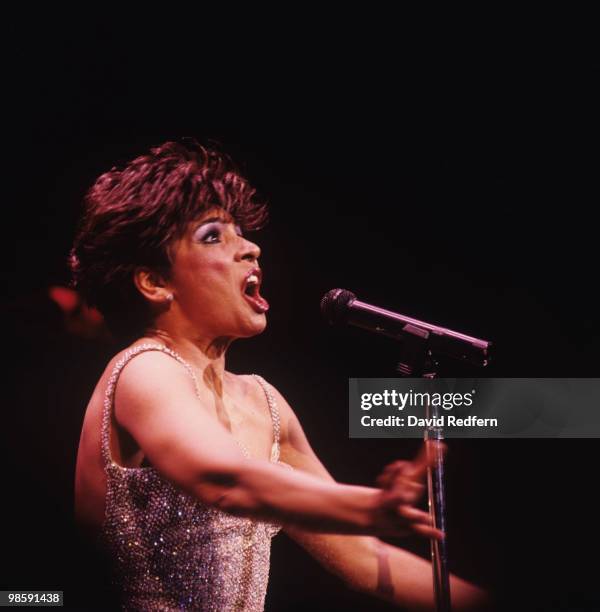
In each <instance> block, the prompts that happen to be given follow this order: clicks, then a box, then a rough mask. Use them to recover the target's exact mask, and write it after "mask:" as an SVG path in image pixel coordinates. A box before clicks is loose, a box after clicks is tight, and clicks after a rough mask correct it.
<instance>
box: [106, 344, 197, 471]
mask: <svg viewBox="0 0 600 612" xmlns="http://www.w3.org/2000/svg"><path fill="white" fill-rule="evenodd" d="M146 351H162V352H163V353H166V354H167V355H170V356H171V357H173V359H176V360H177V361H178V362H179V363H180V364H181V365H182V366H183V367H185V369H186V370H187V371H188V372H189V374H190V376H191V377H192V379H193V381H194V388H195V390H196V395H197V397H198V398H199V397H200V386H199V384H198V379H197V378H196V374H195V373H194V370H193V369H192V367H191V366H190V364H189V363H187V361H184V359H183V358H182V357H180V356H179V355H178V354H177V353H176V352H175V351H173V350H171V349H170V348H168V347H166V346H164V345H163V344H140V345H138V346H136V347H134V348H132V349H129V350H127V351H126V352H125V354H124V355H123V356H122V357H121V358H120V359H119V360H118V361H117V363H116V364H115V367H114V368H113V371H112V373H111V375H110V378H109V379H108V384H107V386H106V391H105V393H104V408H103V412H102V458H103V459H104V464H105V465H108V464H109V463H112V457H111V454H110V418H111V414H112V411H113V404H114V401H115V387H116V385H117V381H118V380H119V376H120V375H121V372H122V371H123V368H124V367H125V366H126V365H127V364H128V363H129V362H130V361H131V360H132V359H133V358H134V357H137V356H138V355H140V354H141V353H144V352H146Z"/></svg>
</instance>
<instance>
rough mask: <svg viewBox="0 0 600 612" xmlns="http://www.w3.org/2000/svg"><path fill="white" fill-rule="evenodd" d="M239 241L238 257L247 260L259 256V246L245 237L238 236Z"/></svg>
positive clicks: (254, 259) (253, 259)
mask: <svg viewBox="0 0 600 612" xmlns="http://www.w3.org/2000/svg"><path fill="white" fill-rule="evenodd" d="M240 238H241V241H242V242H241V243H240V249H239V251H238V254H239V258H240V259H245V260H247V261H256V260H257V259H258V258H259V257H260V247H259V246H258V245H257V244H254V242H251V241H250V240H248V239H247V238H244V237H242V236H240Z"/></svg>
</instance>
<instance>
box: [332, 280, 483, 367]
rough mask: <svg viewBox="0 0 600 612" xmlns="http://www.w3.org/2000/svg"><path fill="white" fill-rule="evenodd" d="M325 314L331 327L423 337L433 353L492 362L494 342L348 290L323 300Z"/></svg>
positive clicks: (477, 362) (397, 336) (398, 337)
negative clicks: (380, 305)
mask: <svg viewBox="0 0 600 612" xmlns="http://www.w3.org/2000/svg"><path fill="white" fill-rule="evenodd" d="M321 312H322V313H323V316H324V317H325V319H326V320H327V321H328V322H329V323H330V324H331V325H343V324H346V325H354V326H356V327H361V328H362V329H367V330H369V331H372V332H375V333H377V334H381V335H383V336H388V337H390V338H394V339H395V340H400V341H402V340H404V339H407V337H410V336H412V337H414V336H420V337H421V338H423V339H425V340H426V341H427V347H428V349H429V350H430V351H431V353H432V354H439V355H445V356H447V357H452V358H454V359H459V360H461V361H467V362H469V363H472V364H473V365H476V366H486V365H487V364H488V362H489V349H490V346H491V344H492V343H491V342H488V341H487V340H480V339H479V338H473V337H472V336H467V335H466V334H462V333H460V332H456V331H453V330H451V329H446V328H445V327H440V326H438V325H434V324H432V323H426V322H425V321H419V320H418V319H413V318H412V317H407V316H405V315H402V314H398V313H396V312H392V311H390V310H384V309H383V308H378V307H377V306H373V305H371V304H367V303H366V302H361V301H360V300H357V299H356V296H355V295H354V293H352V292H351V291H348V290H346V289H332V290H331V291H328V292H327V293H326V294H325V295H324V296H323V299H322V300H321Z"/></svg>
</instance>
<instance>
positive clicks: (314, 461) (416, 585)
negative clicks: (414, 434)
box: [275, 390, 490, 611]
mask: <svg viewBox="0 0 600 612" xmlns="http://www.w3.org/2000/svg"><path fill="white" fill-rule="evenodd" d="M275 395H276V399H277V402H278V406H279V408H280V413H281V423H282V428H281V429H282V441H281V442H282V446H281V460H282V461H285V462H286V463H289V464H290V465H292V466H293V467H294V468H296V469H297V470H301V471H303V472H306V473H310V474H313V475H315V476H317V477H318V478H322V479H323V480H325V481H328V482H333V478H332V477H331V475H330V474H329V472H328V471H327V469H326V468H325V467H324V466H323V464H322V463H321V462H320V460H319V459H318V457H317V456H316V454H315V453H314V451H313V449H312V448H311V446H310V444H309V442H308V440H307V438H306V435H305V433H304V431H303V428H302V426H301V425H300V422H299V421H298V418H297V417H296V415H295V414H294V412H293V410H292V409H291V407H290V406H289V404H288V403H287V402H286V401H285V399H284V398H283V396H282V395H281V394H280V393H279V392H277V390H275ZM420 464H421V466H422V465H423V463H422V461H421V463H420ZM409 465H410V464H409ZM417 468H418V466H417ZM285 531H286V533H287V534H288V535H289V536H290V537H291V538H292V539H293V540H295V541H296V542H297V543H298V544H300V545H301V546H302V547H303V548H304V549H305V550H306V551H307V552H308V553H309V554H310V555H311V556H313V557H314V558H315V559H316V560H317V561H318V562H319V563H320V564H321V565H322V566H323V567H325V568H326V569H327V570H328V571H330V572H332V573H333V574H335V575H337V576H338V577H339V578H340V579H342V580H343V581H344V583H345V584H346V585H347V586H348V587H349V588H351V589H353V590H357V591H361V592H364V593H368V594H371V595H374V596H376V597H378V598H380V599H384V600H387V601H390V602H393V603H396V604H398V605H400V606H402V607H405V608H406V609H408V610H434V609H435V603H434V595H433V580H432V569H431V564H430V563H429V562H427V561H425V560H424V559H422V558H421V557H418V556H416V555H413V554H412V553H409V552H407V551H405V550H402V549H401V548H398V547H395V546H391V545H389V544H386V543H384V542H382V541H381V540H379V539H377V538H375V537H367V536H355V535H336V534H319V533H314V532H310V531H307V530H305V529H302V528H298V527H296V526H288V527H286V528H285ZM450 589H451V595H452V609H453V610H457V611H458V610H465V611H466V610H489V609H490V604H489V600H488V599H487V597H486V595H485V593H484V592H483V591H482V590H480V589H478V588H477V587H475V586H473V585H471V584H469V583H468V582H466V581H464V580H461V579H460V578H458V577H456V576H450Z"/></svg>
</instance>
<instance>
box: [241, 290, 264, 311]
mask: <svg viewBox="0 0 600 612" xmlns="http://www.w3.org/2000/svg"><path fill="white" fill-rule="evenodd" d="M246 299H247V300H248V301H249V302H251V303H252V304H254V307H255V308H258V310H259V311H261V312H266V311H267V310H269V302H267V300H265V298H264V297H263V296H262V295H260V293H259V292H258V290H257V291H256V293H254V294H253V295H248V294H246Z"/></svg>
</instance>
